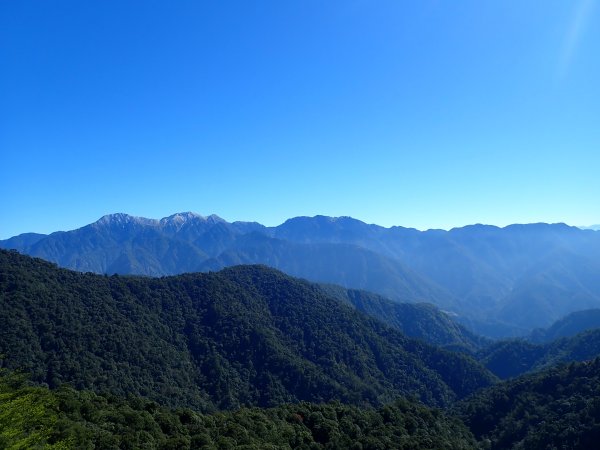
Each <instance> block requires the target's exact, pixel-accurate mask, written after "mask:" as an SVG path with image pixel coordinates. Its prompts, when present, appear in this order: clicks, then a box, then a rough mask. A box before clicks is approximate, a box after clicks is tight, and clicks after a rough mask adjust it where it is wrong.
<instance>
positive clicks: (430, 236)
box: [0, 212, 600, 337]
mask: <svg viewBox="0 0 600 450" xmlns="http://www.w3.org/2000/svg"><path fill="white" fill-rule="evenodd" d="M0 247H1V248H7V249H16V250H18V251H20V252H22V253H26V254H28V255H32V256H37V257H41V258H43V259H46V260H48V261H52V262H55V263H57V264H59V265H60V266H62V267H65V268H70V269H74V270H78V271H82V272H88V271H89V272H94V273H106V274H112V273H119V274H138V275H150V276H161V275H174V274H179V273H185V272H196V271H214V270H219V269H221V268H224V267H228V266H232V265H237V264H265V265H268V266H271V267H274V268H277V269H280V270H283V271H284V272H286V273H288V274H290V275H293V276H299V277H303V278H307V279H309V280H312V281H317V282H323V283H335V284H340V285H343V286H345V287H346V288H351V289H363V290H368V291H372V292H375V293H377V294H380V295H383V296H385V297H388V298H390V299H392V300H395V301H401V302H429V303H432V304H435V305H437V306H438V307H440V308H442V309H443V310H445V311H447V312H448V313H450V314H452V315H453V316H454V317H456V318H457V319H458V320H460V321H461V322H462V323H464V324H466V325H468V326H470V327H471V328H472V329H474V330H475V331H477V332H478V333H480V334H484V335H487V336H492V337H498V336H517V335H522V336H524V335H527V334H528V333H530V332H531V330H532V329H534V328H541V327H547V326H549V325H550V324H551V323H552V322H554V321H556V320H558V319H559V318H561V317H563V316H565V315H567V314H569V313H571V312H574V311H578V310H584V309H593V308H599V307H600V281H599V280H600V276H599V275H600V233H598V232H596V231H591V230H581V229H579V228H576V227H570V226H568V225H565V224H543V223H539V224H528V225H510V226H507V227H504V228H499V227H495V226H490V225H470V226H466V227H462V228H454V229H452V230H449V231H444V230H427V231H418V230H416V229H412V228H403V227H391V228H385V227H381V226H378V225H373V224H366V223H364V222H361V221H359V220H356V219H353V218H351V217H338V218H332V217H326V216H315V217H296V218H292V219H289V220H287V221H286V222H284V223H283V224H281V225H279V226H276V227H265V226H263V225H261V224H259V223H256V222H232V223H230V222H227V221H225V220H224V219H222V218H220V217H218V216H216V215H210V216H201V215H199V214H195V213H191V212H185V213H178V214H174V215H172V216H169V217H166V218H163V219H160V220H155V219H146V218H140V217H134V216H129V215H127V214H112V215H108V216H104V217H103V218H101V219H100V220H98V221H97V222H94V223H93V224H90V225H87V226H84V227H82V228H79V229H76V230H72V231H66V232H56V233H52V234H50V235H46V236H44V235H39V234H32V233H28V234H23V235H20V236H16V237H13V238H10V239H7V240H5V241H0Z"/></svg>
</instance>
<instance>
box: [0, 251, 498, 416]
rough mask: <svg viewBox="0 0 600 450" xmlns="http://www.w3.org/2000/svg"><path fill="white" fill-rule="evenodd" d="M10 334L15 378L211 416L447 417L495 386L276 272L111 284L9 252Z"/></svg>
mask: <svg viewBox="0 0 600 450" xmlns="http://www.w3.org/2000/svg"><path fill="white" fill-rule="evenodd" d="M0 322H1V323H2V324H3V327H2V330H1V333H2V334H1V336H0V354H3V355H5V357H6V365H7V366H8V367H11V368H17V367H18V368H22V369H23V370H25V371H26V372H28V373H31V375H32V379H33V380H34V381H36V382H40V383H47V384H48V385H49V386H50V387H56V386H58V385H60V384H62V383H71V384H72V385H73V386H74V387H76V388H78V389H92V390H95V391H109V392H113V393H115V394H120V395H128V394H135V395H141V396H145V397H149V398H151V399H155V400H158V401H161V402H162V403H164V404H166V405H171V406H188V407H194V408H197V409H199V410H202V411H209V410H212V409H214V408H218V409H228V408H236V407H239V406H243V405H258V406H273V405H278V404H281V403H284V402H296V401H313V402H324V401H325V402H326V401H329V400H334V399H337V400H341V401H343V402H346V403H354V404H373V405H380V404H383V403H386V402H389V401H391V400H393V399H395V398H397V397H398V396H410V397H416V398H418V399H420V400H422V401H424V402H425V403H428V404H432V405H445V404H448V403H449V402H451V401H453V400H454V399H456V398H460V397H464V396H465V395H468V394H469V393H471V392H473V391H474V390H476V389H478V388H480V387H482V386H486V385H489V384H490V383H492V382H494V380H495V377H494V376H493V375H491V374H490V373H489V372H488V371H487V370H486V369H485V368H483V367H482V366H481V365H480V364H479V363H477V362H475V361H474V360H473V359H472V358H470V357H468V356H466V355H462V354H455V353H451V352H447V351H444V350H441V349H439V348H436V347H433V346H430V345H428V344H425V343H423V342H421V341H416V340H411V339H408V338H406V337H405V336H404V335H403V334H401V333H400V332H399V331H397V330H395V329H393V328H391V327H389V326H386V325H384V324H382V323H381V322H379V321H377V320H375V319H373V318H370V317H368V316H365V315H364V314H362V313H360V312H358V311H356V310H354V309H352V308H350V307H348V306H346V305H344V304H342V303H340V302H339V301H337V300H335V299H333V298H331V297H328V296H327V295H325V294H324V293H323V291H322V290H321V289H320V288H319V287H317V286H313V285H311V284H310V283H307V282H304V281H301V280H297V279H294V278H291V277H289V276H286V275H284V274H282V273H281V272H277V271H275V270H272V269H269V268H266V267H257V266H240V267H234V268H230V269H226V270H223V271H221V272H218V273H210V274H187V275H180V276H176V277H166V278H144V277H122V276H110V277H109V276H101V275H95V274H91V273H87V274H82V273H78V272H72V271H68V270H64V269H59V268H57V267H55V266H53V265H52V264H49V263H46V262H44V261H42V260H39V259H33V258H30V257H27V256H22V255H19V254H18V253H16V252H7V251H1V252H0Z"/></svg>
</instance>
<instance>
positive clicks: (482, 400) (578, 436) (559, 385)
mask: <svg viewBox="0 0 600 450" xmlns="http://www.w3.org/2000/svg"><path fill="white" fill-rule="evenodd" d="M456 411H457V412H458V413H459V414H460V416H461V417H462V419H463V420H464V422H465V423H466V425H467V426H468V427H469V428H470V429H471V431H472V432H473V433H474V434H475V436H476V437H477V438H478V439H479V440H481V441H483V442H484V443H486V444H487V447H486V448H490V449H508V448H513V449H549V448H569V449H591V448H596V447H597V446H598V440H599V439H600V414H599V412H600V359H595V360H594V361H590V362H584V363H572V364H569V365H565V366H562V367H558V368H553V369H550V370H547V371H545V372H541V373H536V374H533V375H527V376H524V377H521V378H517V379H515V380H511V381H510V382H505V383H500V384H498V385H496V386H494V387H492V388H489V389H485V390H483V391H481V392H479V393H477V394H475V395H474V396H472V397H471V398H469V399H467V400H465V401H464V402H462V403H461V404H460V405H459V407H458V408H456Z"/></svg>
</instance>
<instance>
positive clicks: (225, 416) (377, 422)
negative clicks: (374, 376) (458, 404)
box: [0, 373, 475, 450]
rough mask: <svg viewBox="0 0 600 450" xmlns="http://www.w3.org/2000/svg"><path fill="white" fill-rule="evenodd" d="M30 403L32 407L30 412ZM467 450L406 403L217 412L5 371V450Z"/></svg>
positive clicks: (440, 422) (435, 413)
mask: <svg viewBox="0 0 600 450" xmlns="http://www.w3.org/2000/svg"><path fill="white" fill-rule="evenodd" d="M23 408H27V409H26V411H27V412H25V410H24V409H23ZM36 446H38V447H40V448H41V447H42V446H44V448H50V449H61V450H62V449H96V450H104V449H106V450H108V449H131V450H134V449H141V448H148V449H163V450H167V449H180V450H183V449H205V450H209V449H211V450H212V449H230V448H239V449H247V450H249V449H292V448H293V449H307V450H308V449H314V450H317V449H387V448H395V449H415V448H435V449H465V448H474V447H475V440H474V438H473V435H472V434H471V433H470V432H469V431H468V430H467V428H466V427H465V426H464V425H463V424H462V422H461V421H460V420H458V419H456V418H452V417H449V416H447V415H445V414H444V413H442V412H441V411H440V410H436V409H430V408H427V407H425V406H422V405H418V404H416V403H412V402H408V401H406V400H397V401H395V402H393V403H391V404H389V405H385V406H382V407H380V408H377V409H373V408H358V407H353V406H347V405H342V404H341V403H337V402H336V403H329V404H322V405H316V404H311V403H298V404H294V405H281V406H278V407H276V408H271V409H259V408H250V409H248V408H243V409H239V410H237V411H235V412H220V413H215V414H211V415H205V414H199V413H196V412H194V411H192V410H190V409H177V410H173V409H168V408H165V407H162V406H160V405H158V404H157V403H155V402H152V401H149V400H145V399H142V398H138V397H132V396H130V397H128V398H127V399H123V398H119V397H116V396H114V395H99V394H95V393H93V392H90V391H76V390H74V389H71V388H68V387H63V388H59V389H57V390H49V389H47V388H41V387H32V386H29V385H27V384H26V383H25V381H24V379H23V377H20V376H15V375H14V374H6V373H5V374H3V376H0V448H33V447H36Z"/></svg>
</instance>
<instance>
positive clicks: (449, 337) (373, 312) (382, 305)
mask: <svg viewBox="0 0 600 450" xmlns="http://www.w3.org/2000/svg"><path fill="white" fill-rule="evenodd" d="M320 287H321V288H322V289H323V290H324V291H325V293H327V294H328V295H330V296H332V297H335V298H336V299H339V300H340V301H342V302H344V303H346V304H348V305H350V306H352V307H354V308H356V309H357V310H358V311H361V312H364V313H365V314H368V315H369V316H371V317H375V318H376V319H378V320H380V321H381V322H383V323H386V324H388V325H390V326H391V327H394V328H396V329H398V330H400V331H402V332H403V333H404V334H406V335H407V336H409V337H412V338H417V339H421V340H424V341H426V342H429V343H430V344H434V345H439V346H442V347H445V348H447V349H451V350H456V351H464V352H467V353H473V352H475V351H476V350H478V349H481V348H483V347H485V346H487V345H489V344H490V343H491V341H490V340H488V339H486V338H483V337H481V336H477V335H475V334H473V333H472V332H470V331H469V330H467V329H466V328H465V327H463V326H462V325H460V324H459V323H457V322H455V321H454V320H453V319H452V318H451V317H450V316H449V315H448V314H446V313H444V312H443V311H441V310H440V309H438V308H437V307H436V306H434V305H432V304H429V303H397V302H393V301H391V300H388V299H386V298H384V297H381V296H379V295H377V294H373V293H371V292H367V291H359V290H356V289H345V288H343V287H341V286H336V285H330V284H327V285H325V284H322V285H320Z"/></svg>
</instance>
